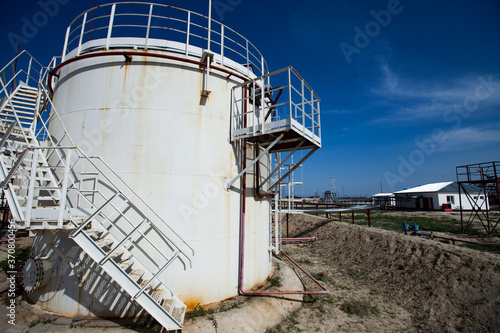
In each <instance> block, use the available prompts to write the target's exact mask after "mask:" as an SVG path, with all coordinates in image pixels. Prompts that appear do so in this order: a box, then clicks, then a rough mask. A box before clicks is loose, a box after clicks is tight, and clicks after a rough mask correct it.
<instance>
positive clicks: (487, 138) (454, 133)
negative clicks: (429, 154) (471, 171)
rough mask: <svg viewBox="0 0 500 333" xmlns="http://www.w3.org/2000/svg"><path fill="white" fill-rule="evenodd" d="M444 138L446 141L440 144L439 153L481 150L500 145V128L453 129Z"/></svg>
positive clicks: (446, 132)
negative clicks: (486, 146) (495, 144)
mask: <svg viewBox="0 0 500 333" xmlns="http://www.w3.org/2000/svg"><path fill="white" fill-rule="evenodd" d="M497 125H498V124H497ZM443 138H446V140H445V141H444V142H443V143H441V144H439V146H438V151H457V150H463V149H467V148H479V147H481V146H485V145H489V144H493V143H499V144H500V127H499V126H496V127H495V128H487V127H485V128H480V127H465V128H458V129H451V130H448V131H445V132H444V133H443Z"/></svg>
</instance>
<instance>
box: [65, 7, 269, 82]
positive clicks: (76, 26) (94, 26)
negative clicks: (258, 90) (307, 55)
mask: <svg viewBox="0 0 500 333" xmlns="http://www.w3.org/2000/svg"><path fill="white" fill-rule="evenodd" d="M132 5H133V6H135V7H134V9H137V8H139V7H140V8H141V9H142V8H143V9H144V11H143V12H134V13H131V12H120V10H123V9H125V10H126V9H127V7H128V6H130V7H131V6H132ZM159 11H168V12H169V15H164V14H163V13H158V12H159ZM95 12H98V16H96V17H92V18H89V17H90V16H92V15H93V14H95ZM179 14H180V15H182V17H179ZM176 16H177V17H176ZM115 18H118V19H119V20H120V21H121V22H120V23H119V24H117V23H115ZM141 18H144V19H145V18H147V19H148V20H147V22H148V24H147V25H146V24H143V23H141V22H137V20H140V19H141ZM134 20H135V21H134ZM152 20H156V21H161V23H162V24H160V25H158V23H154V24H152V23H151V21H152ZM194 20H197V22H194ZM199 20H203V21H206V24H201V23H199V22H198V21H199ZM209 20H210V21H209ZM123 21H127V22H123ZM215 27H218V29H217V30H216V29H215ZM115 28H117V29H119V30H121V31H124V30H126V31H125V33H126V34H127V36H128V37H139V38H144V39H145V42H144V43H137V44H136V45H132V46H131V45H124V46H123V47H135V48H144V49H148V47H154V48H155V49H160V50H168V51H173V52H178V53H183V54H186V55H195V56H199V55H198V54H196V53H195V52H194V51H191V49H190V48H189V47H188V46H195V47H198V48H201V49H207V50H209V51H211V52H214V53H217V50H216V49H219V51H220V52H219V54H220V55H221V58H220V59H214V60H215V61H216V62H218V63H219V64H221V65H224V61H225V60H224V53H226V52H227V53H231V52H232V55H233V56H234V55H237V56H238V57H239V58H240V59H239V61H238V60H233V61H235V62H236V63H239V64H240V65H243V66H247V69H246V70H245V72H246V73H244V74H246V75H249V74H250V65H251V66H252V67H253V70H254V71H255V73H254V74H255V75H256V76H261V75H265V74H266V73H269V69H268V66H267V63H266V61H265V59H264V57H263V56H262V54H261V53H260V51H259V50H258V49H257V48H256V47H255V46H254V45H253V44H252V43H251V42H250V41H249V40H248V39H246V38H245V37H243V36H242V35H241V34H239V33H238V32H236V31H235V30H233V29H231V28H229V27H227V26H225V25H223V24H222V23H220V22H218V21H216V20H214V19H211V18H208V17H207V16H205V15H202V14H199V13H196V12H193V11H190V10H187V9H182V8H179V7H174V6H168V5H163V4H156V3H148V2H135V1H127V2H119V3H108V4H104V5H99V6H96V7H93V8H90V9H88V10H86V11H84V12H83V13H81V14H80V15H78V16H77V17H76V18H75V19H74V20H73V21H72V22H71V23H70V24H69V26H68V28H67V30H66V37H65V41H64V47H63V51H62V56H61V59H62V62H64V61H65V60H66V57H67V56H68V54H69V53H70V52H73V51H74V50H76V54H75V56H79V55H80V54H81V53H83V52H85V49H82V45H84V44H85V43H87V42H89V41H93V40H94V41H95V40H98V39H99V40H100V39H103V38H102V37H94V36H95V35H96V33H97V32H99V31H101V30H106V31H107V36H106V38H105V40H106V44H105V45H106V46H105V49H109V47H110V42H111V40H112V39H113V38H116V37H113V29H115ZM138 30H139V33H137V31H138ZM192 30H197V31H194V32H193V31H192ZM199 30H201V31H202V32H203V33H201V32H200V31H199ZM158 31H160V34H163V36H165V35H166V34H167V33H171V32H174V33H176V34H179V35H178V38H176V40H179V41H182V42H183V43H185V49H184V50H180V49H177V50H176V49H172V48H168V47H164V46H158V45H154V44H153V43H152V42H151V41H152V40H155V39H157V38H152V37H151V33H158ZM101 34H102V32H101ZM214 37H215V39H214ZM84 39H87V40H85V41H84ZM165 39H167V40H168V39H169V38H161V40H165ZM213 45H215V46H216V47H215V48H213V47H212V46H213ZM120 47H122V46H120ZM240 72H242V70H241V69H240Z"/></svg>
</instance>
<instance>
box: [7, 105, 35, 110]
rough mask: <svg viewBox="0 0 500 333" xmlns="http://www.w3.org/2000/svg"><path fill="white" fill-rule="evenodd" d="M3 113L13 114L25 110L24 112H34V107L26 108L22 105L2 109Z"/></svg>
mask: <svg viewBox="0 0 500 333" xmlns="http://www.w3.org/2000/svg"><path fill="white" fill-rule="evenodd" d="M3 110H4V111H9V112H14V110H15V111H23V110H25V112H26V111H31V112H35V108H34V107H27V106H23V105H14V108H12V106H10V105H9V106H7V107H5V108H4V109H3Z"/></svg>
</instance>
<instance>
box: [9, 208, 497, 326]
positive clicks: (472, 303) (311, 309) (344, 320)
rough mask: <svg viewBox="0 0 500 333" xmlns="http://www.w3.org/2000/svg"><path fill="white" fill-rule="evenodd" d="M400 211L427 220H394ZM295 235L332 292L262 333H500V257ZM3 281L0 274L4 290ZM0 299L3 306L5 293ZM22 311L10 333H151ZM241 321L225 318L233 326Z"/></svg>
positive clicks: (346, 229)
mask: <svg viewBox="0 0 500 333" xmlns="http://www.w3.org/2000/svg"><path fill="white" fill-rule="evenodd" d="M398 213H399V214H403V215H404V214H422V213H420V212H417V213H410V212H393V213H391V214H398ZM423 214H425V213H423ZM431 214H432V213H431ZM427 216H428V215H427ZM436 218H437V217H436ZM290 235H291V236H298V235H300V236H301V237H307V236H315V237H318V240H317V241H315V242H304V243H288V244H284V245H283V250H284V251H285V252H286V253H287V254H289V255H290V256H291V257H292V258H294V259H295V260H296V261H297V262H298V263H299V264H300V265H301V266H302V267H304V268H305V269H306V270H307V271H309V272H310V273H312V274H313V276H315V277H316V278H317V279H319V280H320V282H321V283H322V284H324V285H325V286H326V287H327V288H328V289H329V290H330V294H328V295H318V296H306V297H304V302H303V303H302V305H301V306H300V307H299V308H298V310H296V311H294V312H293V313H292V314H291V315H289V316H287V317H285V318H284V319H283V321H282V322H281V323H279V324H278V325H276V326H274V327H270V328H267V330H266V329H264V328H262V332H267V333H273V332H500V255H496V254H491V253H484V252H479V251H476V250H472V249H467V248H462V247H458V246H454V245H451V244H444V243H441V242H439V241H436V240H428V239H422V238H419V237H414V236H406V235H403V234H402V233H398V232H393V231H386V230H380V229H376V228H368V227H363V226H356V225H352V224H348V223H345V222H339V221H338V220H337V219H325V218H321V217H316V216H310V215H294V216H291V217H290ZM26 246H28V243H27V244H26ZM0 250H2V248H1V247H0ZM0 254H1V253H0ZM285 261H286V260H285ZM2 274H3V273H2ZM301 278H302V279H303V283H304V285H305V288H306V289H308V290H318V287H317V286H316V285H314V284H313V283H311V282H310V280H309V279H307V277H305V276H304V275H303V274H301ZM4 281H5V277H4V276H1V274H0V284H1V282H4ZM0 296H1V297H0V300H2V303H3V302H4V299H5V296H6V292H5V291H3V292H2V293H1V295H0ZM233 301H237V302H239V301H242V302H246V301H247V299H245V298H243V299H240V300H233ZM2 308H4V307H3V306H2ZM242 308H244V307H243V306H238V307H237V308H236V309H237V311H238V316H236V317H238V318H239V316H241V318H246V317H251V316H252V314H251V313H250V312H248V313H247V312H245V311H242ZM17 311H18V312H17V315H18V317H17V319H18V321H17V322H18V325H16V327H15V328H13V327H12V328H11V327H8V326H7V323H6V318H5V315H4V314H3V315H2V317H3V318H1V320H0V323H1V326H2V327H7V328H8V330H7V332H9V331H11V332H54V331H61V332H63V331H66V330H68V328H71V331H81V332H86V333H87V332H148V331H150V330H149V329H146V328H140V329H138V328H132V327H130V326H128V325H125V324H121V323H115V322H108V321H86V320H81V318H74V319H71V318H58V317H56V316H51V315H47V314H42V313H33V311H30V310H29V309H26V308H24V307H18V308H17ZM2 313H4V311H2ZM208 317H209V316H207V318H198V319H197V320H196V322H197V323H198V324H196V325H197V326H198V327H196V329H199V332H215V327H214V325H213V323H212V321H213V319H210V318H208ZM236 317H235V316H233V315H228V317H227V318H229V319H228V321H230V322H234V321H235V320H237V319H235V318H236ZM212 318H218V321H219V326H218V331H219V332H223V331H228V329H229V328H228V327H222V326H226V324H224V320H225V319H224V318H223V316H222V314H221V316H220V317H219V315H217V314H215V315H212ZM246 319H248V318H246ZM207 320H208V321H207ZM210 320H212V321H210ZM30 323H36V325H33V324H31V325H33V326H31V327H30ZM203 323H205V324H203ZM203 325H204V326H203ZM127 326H128V327H127ZM202 326H203V327H202ZM9 329H10V330H9ZM156 331H158V330H156ZM229 331H231V330H229ZM233 331H234V330H233Z"/></svg>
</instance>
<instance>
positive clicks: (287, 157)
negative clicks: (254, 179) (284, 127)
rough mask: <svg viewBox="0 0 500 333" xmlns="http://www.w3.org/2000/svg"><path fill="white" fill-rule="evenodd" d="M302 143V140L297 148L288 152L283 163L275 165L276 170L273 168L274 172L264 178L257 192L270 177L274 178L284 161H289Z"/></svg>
mask: <svg viewBox="0 0 500 333" xmlns="http://www.w3.org/2000/svg"><path fill="white" fill-rule="evenodd" d="M304 142H306V140H302V141H300V143H299V144H298V145H297V147H295V148H294V149H293V150H292V151H291V152H290V153H289V154H288V155H287V156H286V157H285V159H284V160H283V161H281V163H280V164H279V165H277V166H276V168H274V170H273V171H272V172H271V173H270V174H269V176H267V178H266V179H264V180H263V181H262V183H261V184H260V186H259V188H258V189H259V190H260V189H261V188H262V186H263V185H264V184H265V183H266V182H268V181H269V180H270V179H271V178H272V176H274V174H275V173H276V172H277V171H278V170H280V168H281V167H282V166H283V164H285V162H286V161H288V159H289V158H290V157H292V155H293V154H294V153H295V152H296V151H297V150H298V149H299V148H300V146H302V144H303V143H304Z"/></svg>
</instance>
